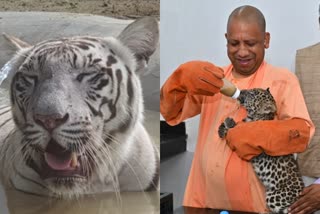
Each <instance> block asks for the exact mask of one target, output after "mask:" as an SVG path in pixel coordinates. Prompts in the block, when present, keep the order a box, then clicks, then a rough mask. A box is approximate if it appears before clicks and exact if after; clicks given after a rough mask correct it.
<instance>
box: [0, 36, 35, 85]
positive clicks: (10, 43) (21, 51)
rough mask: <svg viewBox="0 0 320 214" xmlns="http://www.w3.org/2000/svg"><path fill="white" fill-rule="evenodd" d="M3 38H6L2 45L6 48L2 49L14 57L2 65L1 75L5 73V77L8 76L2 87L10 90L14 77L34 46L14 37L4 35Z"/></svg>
mask: <svg viewBox="0 0 320 214" xmlns="http://www.w3.org/2000/svg"><path fill="white" fill-rule="evenodd" d="M3 37H4V38H5V39H4V40H2V41H4V43H2V44H3V45H4V47H1V48H2V50H3V51H4V53H5V54H7V56H9V57H10V56H11V55H12V56H11V59H8V60H9V61H7V62H6V63H5V64H4V65H2V64H1V65H0V72H1V74H0V75H3V72H4V76H7V77H6V78H5V79H4V81H3V83H2V84H1V87H5V88H9V85H10V82H11V80H12V77H13V76H14V74H15V73H16V71H17V70H18V68H19V67H20V65H21V63H23V61H24V60H25V58H26V56H27V55H28V53H29V51H30V50H31V48H32V46H31V45H29V44H28V43H26V42H24V41H22V40H20V39H18V38H16V37H14V36H9V35H7V34H3ZM0 82H1V81H0Z"/></svg>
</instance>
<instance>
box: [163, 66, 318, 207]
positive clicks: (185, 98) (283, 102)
mask: <svg viewBox="0 0 320 214" xmlns="http://www.w3.org/2000/svg"><path fill="white" fill-rule="evenodd" d="M232 68H233V67H232V65H229V66H227V67H225V68H224V73H225V77H226V78H227V79H229V80H230V81H231V82H232V83H234V84H235V85H236V86H237V87H238V88H239V89H250V88H264V89H266V88H270V92H271V93H272V95H273V96H274V98H275V100H276V103H277V108H278V111H277V118H276V119H279V120H283V119H289V118H302V119H304V120H305V121H306V123H307V124H308V126H309V127H310V136H312V135H313V133H314V126H313V123H312V122H311V120H310V117H309V114H308V111H307V108H306V105H305V102H304V98H303V95H302V92H301V89H300V86H299V82H298V80H297V78H296V76H295V75H294V74H293V73H291V72H290V71H288V70H287V69H283V68H278V67H273V66H271V65H269V64H267V63H266V62H263V63H262V64H261V66H260V68H259V69H258V71H257V72H256V73H254V74H252V75H251V76H249V77H246V78H241V79H236V78H234V77H233V75H232V72H231V71H232ZM170 84H171V83H170V81H169V82H168V81H167V82H166V83H165V84H164V86H163V87H162V90H161V93H162V96H163V99H161V103H160V111H161V113H162V115H163V117H164V118H165V119H166V120H167V122H168V123H169V124H171V125H175V124H178V123H180V122H181V121H183V120H185V119H187V118H190V117H192V116H195V115H197V114H200V113H201V118H200V125H199V134H198V142H197V146H196V150H195V153H194V159H193V162H192V166H191V170H190V175H189V179H188V183H187V186H186V190H185V198H184V203H183V204H184V206H192V207H209V208H220V209H230V210H241V211H251V212H252V211H253V212H265V211H267V208H266V204H265V197H264V187H263V185H262V183H261V182H260V181H259V180H258V178H257V177H256V175H255V172H254V171H253V168H252V166H251V164H250V162H247V161H244V160H242V159H240V158H239V157H238V156H237V154H236V153H234V152H233V151H231V149H230V148H229V147H228V145H227V144H226V142H225V140H222V139H220V138H219V136H218V127H219V125H220V124H221V122H223V121H224V119H225V118H226V117H232V118H234V119H235V121H241V120H242V119H243V118H245V116H246V112H245V110H244V109H243V108H240V107H239V104H238V103H237V102H236V101H235V100H233V99H232V98H229V97H226V96H223V95H221V94H215V95H214V96H191V95H189V94H184V95H181V94H177V93H175V94H169V92H168V91H169V90H167V89H168V88H170ZM171 91H172V88H171ZM181 93H182V92H181ZM173 96H174V97H173ZM177 98H178V99H177ZM267 133H268V130H266V134H267Z"/></svg>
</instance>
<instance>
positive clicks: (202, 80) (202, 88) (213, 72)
mask: <svg viewBox="0 0 320 214" xmlns="http://www.w3.org/2000/svg"><path fill="white" fill-rule="evenodd" d="M222 78H224V73H223V70H222V69H221V68H219V67H217V66H215V65H214V64H212V63H210V62H205V61H190V62H186V63H184V64H182V65H180V66H179V67H178V68H177V69H176V70H175V71H174V73H173V74H172V75H171V77H170V78H169V79H168V81H169V83H170V84H169V85H170V86H171V87H172V88H173V89H174V90H178V91H181V92H185V93H189V94H191V95H205V96H212V95H214V94H216V93H218V92H219V91H220V88H221V87H222V86H223V81H222ZM165 84H167V82H166V83H165ZM169 88H170V87H169Z"/></svg>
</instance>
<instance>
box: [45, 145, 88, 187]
mask: <svg viewBox="0 0 320 214" xmlns="http://www.w3.org/2000/svg"><path fill="white" fill-rule="evenodd" d="M84 161H86V162H87V160H86V159H85V156H84V155H78V154H77V153H76V152H74V151H71V150H68V149H65V148H63V147H62V146H60V145H59V144H58V143H57V142H56V141H55V140H53V139H51V140H50V142H49V144H48V146H47V148H46V149H45V151H44V153H43V155H42V158H41V162H42V164H41V166H42V167H41V170H40V176H41V178H42V179H44V180H45V179H54V180H55V181H59V180H60V181H63V180H67V181H68V182H71V181H73V180H77V181H79V180H87V178H88V177H89V175H90V174H91V167H88V164H89V163H84ZM85 165H86V166H87V167H84V166H85Z"/></svg>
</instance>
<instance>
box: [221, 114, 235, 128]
mask: <svg viewBox="0 0 320 214" xmlns="http://www.w3.org/2000/svg"><path fill="white" fill-rule="evenodd" d="M224 124H225V126H226V127H227V128H228V129H230V128H233V127H235V126H236V122H235V121H234V119H232V118H230V117H227V118H226V119H225V120H224Z"/></svg>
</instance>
